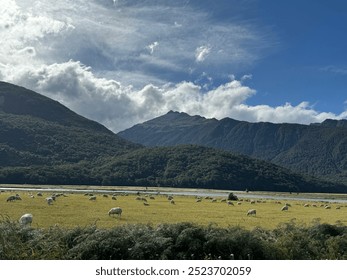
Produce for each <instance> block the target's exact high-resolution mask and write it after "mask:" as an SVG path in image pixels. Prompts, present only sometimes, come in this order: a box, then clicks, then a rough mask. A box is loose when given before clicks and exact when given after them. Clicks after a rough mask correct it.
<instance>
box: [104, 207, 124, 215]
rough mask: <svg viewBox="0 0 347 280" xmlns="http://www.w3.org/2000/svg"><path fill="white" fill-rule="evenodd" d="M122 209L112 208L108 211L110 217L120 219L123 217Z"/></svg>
mask: <svg viewBox="0 0 347 280" xmlns="http://www.w3.org/2000/svg"><path fill="white" fill-rule="evenodd" d="M122 212H123V210H122V208H120V207H114V208H111V209H110V211H108V215H109V216H111V215H118V216H119V217H120V216H121V215H122Z"/></svg>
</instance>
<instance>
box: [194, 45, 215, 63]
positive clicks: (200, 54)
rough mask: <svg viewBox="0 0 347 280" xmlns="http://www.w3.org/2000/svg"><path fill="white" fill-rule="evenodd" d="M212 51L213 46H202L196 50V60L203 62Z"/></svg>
mask: <svg viewBox="0 0 347 280" xmlns="http://www.w3.org/2000/svg"><path fill="white" fill-rule="evenodd" d="M210 52H211V47H208V46H200V47H198V48H197V49H196V50H195V60H196V62H202V61H204V60H205V59H206V57H207V56H208V55H209V53H210Z"/></svg>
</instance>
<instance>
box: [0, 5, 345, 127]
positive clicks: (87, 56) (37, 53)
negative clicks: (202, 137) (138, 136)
mask: <svg viewBox="0 0 347 280" xmlns="http://www.w3.org/2000/svg"><path fill="white" fill-rule="evenodd" d="M150 2H151V1H145V4H143V1H111V0H110V1H100V0H91V1H88V3H87V2H86V1H82V0H75V1H73V3H72V2H71V1H67V0H61V1H53V0H47V1H43V0H37V1H35V2H34V4H33V3H32V1H29V0H20V1H19V0H7V1H5V3H2V5H1V7H0V14H1V18H0V36H1V38H2V46H1V48H0V78H1V79H2V80H5V81H8V82H12V83H15V84H19V85H22V86H25V87H27V88H30V89H32V90H35V91H38V92H40V93H42V94H45V95H47V96H49V97H51V98H53V99H55V100H58V101H60V102H61V103H63V104H64V105H66V106H67V107H69V108H70V109H72V110H74V111H76V112H77V113H79V114H81V115H83V116H86V117H88V118H91V119H93V120H96V121H99V122H101V123H102V124H104V125H106V126H107V127H108V128H110V129H112V130H113V131H115V132H117V131H120V130H123V129H126V128H128V127H130V126H132V125H134V124H136V123H138V122H143V121H146V120H149V119H151V118H154V117H157V116H159V115H162V114H165V113H166V112H168V111H169V110H176V111H183V112H187V113H189V114H191V115H196V114H199V115H202V116H205V117H208V118H212V117H215V118H219V119H220V118H224V117H232V118H236V119H240V120H248V121H271V122H298V123H311V122H320V121H323V120H324V119H326V118H343V117H346V116H347V113H346V112H345V113H341V114H340V115H335V114H333V113H324V112H318V111H316V110H315V109H314V107H312V106H311V105H310V104H309V103H307V102H302V103H300V104H298V105H291V104H289V103H287V104H284V105H282V106H277V107H271V106H268V105H257V106H250V105H247V101H248V100H249V99H250V98H252V96H254V95H255V94H256V90H255V89H252V88H250V87H249V86H247V85H245V84H244V83H246V81H247V80H248V79H250V78H251V75H244V76H243V77H241V78H240V79H239V80H237V79H236V78H235V76H233V75H232V73H233V69H234V68H238V67H241V66H242V65H245V64H248V63H253V61H255V60H256V59H258V58H259V56H261V51H260V50H261V48H262V47H261V46H262V45H267V44H265V42H267V41H266V38H265V39H264V38H263V37H262V36H261V34H258V32H257V29H256V28H251V27H253V26H247V25H245V26H244V25H242V24H239V23H227V24H225V25H222V24H220V23H218V22H213V23H211V22H210V21H209V18H208V15H206V14H205V13H203V12H199V11H197V10H196V9H193V8H194V7H189V6H188V7H185V6H183V5H178V4H177V5H176V4H172V3H171V5H172V6H171V7H170V9H167V7H165V6H160V5H159V4H158V3H157V2H156V1H154V2H156V3H157V4H158V5H154V4H153V5H147V4H148V3H150ZM154 2H153V3H154ZM86 3H87V4H86ZM192 19H193V20H192ZM207 25H208V28H206V27H207ZM193 35H194V36H193ZM231 35H232V36H231ZM149 42H152V43H150V44H149ZM159 42H160V47H159ZM146 46H147V47H146ZM211 46H213V48H212V47H211ZM226 46H227V47H226ZM257 46H260V47H259V48H258V47H257ZM153 54H155V55H153ZM226 65H227V66H228V67H227V72H225V71H226ZM221 71H222V72H221ZM223 71H224V72H223ZM222 74H223V75H225V76H229V77H230V78H231V79H229V80H228V81H226V82H222V83H220V84H218V85H213V81H214V79H215V78H216V76H218V77H219V76H220V75H222ZM194 75H195V76H194ZM191 81H195V82H191Z"/></svg>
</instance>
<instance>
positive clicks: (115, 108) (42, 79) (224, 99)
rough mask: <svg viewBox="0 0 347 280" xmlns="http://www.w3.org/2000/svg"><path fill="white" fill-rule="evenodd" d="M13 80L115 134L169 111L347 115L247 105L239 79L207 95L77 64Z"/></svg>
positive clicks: (242, 116) (302, 118) (274, 116)
mask: <svg viewBox="0 0 347 280" xmlns="http://www.w3.org/2000/svg"><path fill="white" fill-rule="evenodd" d="M14 82H15V83H18V84H23V85H25V86H27V87H29V88H32V89H35V90H37V91H39V92H43V93H45V94H46V95H48V96H49V97H51V98H53V99H55V100H58V101H60V102H61V103H63V104H65V105H66V106H68V107H69V108H71V109H72V110H74V111H76V112H78V113H80V114H82V115H84V116H86V117H88V118H91V119H94V120H97V121H99V122H101V123H103V124H104V125H106V126H107V127H109V128H110V129H112V130H113V131H115V132H117V131H120V130H123V129H126V128H128V127H130V126H132V125H134V124H136V123H139V122H143V121H146V120H149V119H152V118H154V117H157V116H160V115H162V114H165V113H167V112H168V111H169V110H175V111H181V112H187V113H188V114H191V115H196V114H198V115H202V116H205V117H208V118H213V117H214V118H218V119H221V118H224V117H231V118H235V119H239V120H247V121H252V122H253V121H270V122H293V123H312V122H321V121H323V120H325V119H326V118H333V119H334V118H344V117H346V116H347V112H345V113H342V114H341V115H338V116H337V115H335V114H333V113H324V112H317V111H315V110H314V109H313V108H312V106H310V104H309V103H307V102H302V103H300V104H298V105H297V106H293V105H291V104H289V103H287V104H284V105H283V106H278V107H270V106H268V105H258V106H249V105H247V104H246V103H247V100H248V99H249V98H251V97H252V96H253V95H254V94H256V91H255V90H254V89H251V88H250V87H248V86H246V85H243V83H242V82H241V81H238V80H232V81H230V82H228V83H226V84H223V85H220V86H219V87H217V88H215V89H213V90H209V91H207V92H206V91H205V90H204V89H203V88H202V87H201V86H199V85H197V84H194V83H191V82H181V83H178V84H166V85H164V86H160V87H159V86H155V85H152V84H148V85H146V86H144V87H143V88H142V89H139V90H137V89H134V88H133V87H130V86H123V85H122V84H121V83H120V82H117V81H115V80H111V79H105V78H98V77H96V76H95V75H94V74H93V73H92V71H91V68H90V67H87V66H84V65H83V64H81V63H80V62H77V61H68V62H66V63H60V64H51V65H43V66H41V67H40V68H35V69H34V68H31V69H29V68H28V69H26V70H25V71H22V72H21V73H18V75H17V76H16V78H15V80H14Z"/></svg>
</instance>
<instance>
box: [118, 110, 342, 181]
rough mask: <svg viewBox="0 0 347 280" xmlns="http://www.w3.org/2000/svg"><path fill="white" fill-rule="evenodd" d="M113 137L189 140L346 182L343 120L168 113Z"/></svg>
mask: <svg viewBox="0 0 347 280" xmlns="http://www.w3.org/2000/svg"><path fill="white" fill-rule="evenodd" d="M118 135H119V136H121V137H123V138H125V139H127V140H130V141H132V142H135V143H140V144H142V145H145V146H150V147H154V146H174V145H181V144H195V145H202V146H207V147H213V148H217V149H221V150H225V151H229V152H232V153H236V154H242V155H248V156H250V157H252V158H257V159H262V160H266V161H269V162H271V163H274V164H276V165H280V166H282V167H285V168H288V169H290V170H292V171H294V172H299V173H305V174H308V175H313V176H318V177H320V178H323V179H329V180H332V181H335V182H343V183H347V120H329V119H328V120H325V121H324V122H322V123H314V124H311V125H302V124H289V123H281V124H275V123H269V122H258V123H250V122H245V121H237V120H234V119H231V118H224V119H222V120H216V119H206V118H204V117H201V116H190V115H188V114H186V113H179V112H173V111H170V112H168V113H167V114H166V115H163V116H160V117H158V118H155V119H153V120H150V121H147V122H144V123H142V124H137V125H135V126H133V127H131V128H129V129H127V130H125V131H122V132H120V133H118Z"/></svg>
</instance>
